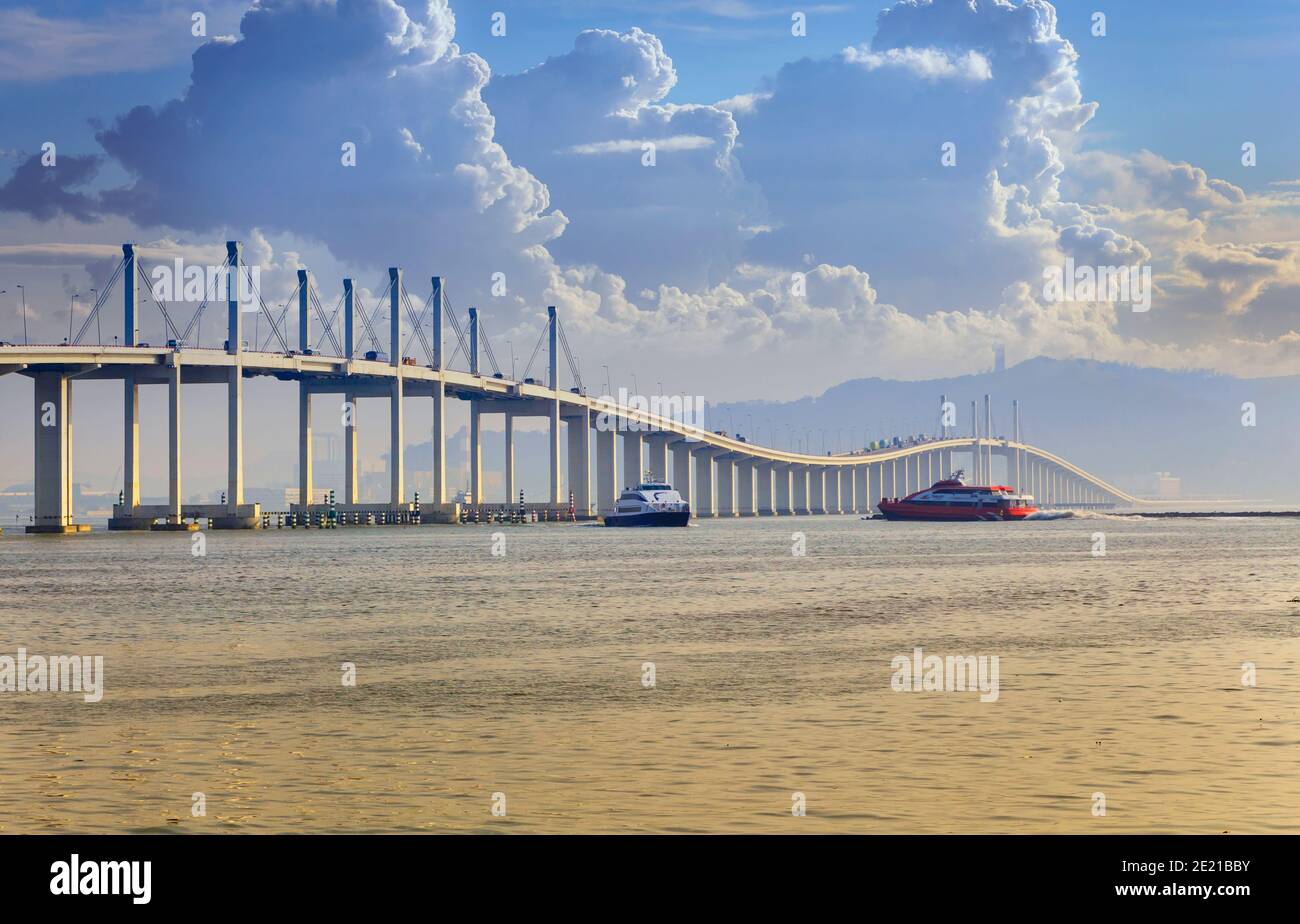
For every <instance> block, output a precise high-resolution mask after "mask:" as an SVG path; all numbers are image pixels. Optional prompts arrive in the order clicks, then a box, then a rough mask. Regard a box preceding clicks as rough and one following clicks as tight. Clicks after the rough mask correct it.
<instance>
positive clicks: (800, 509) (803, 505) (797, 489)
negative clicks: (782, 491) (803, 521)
mask: <svg viewBox="0 0 1300 924" xmlns="http://www.w3.org/2000/svg"><path fill="white" fill-rule="evenodd" d="M790 482H791V485H790V506H791V507H792V508H793V509H794V512H795V513H796V514H798V515H799V516H807V515H808V514H809V513H810V512H811V508H810V507H809V503H808V466H806V465H801V464H796V465H791V466H790Z"/></svg>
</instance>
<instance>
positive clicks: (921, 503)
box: [878, 471, 1038, 522]
mask: <svg viewBox="0 0 1300 924" xmlns="http://www.w3.org/2000/svg"><path fill="white" fill-rule="evenodd" d="M964 474H965V472H962V471H958V472H957V473H956V474H955V475H952V476H951V477H949V478H945V479H944V480H943V481H936V482H935V483H934V484H933V485H931V486H930V487H928V488H926V489H925V490H923V491H917V492H915V493H914V494H909V495H908V496H907V497H904V498H902V499H893V500H882V501H881V502H880V503H879V505H878V506H879V507H880V512H881V513H883V514H884V515H885V519H886V520H932V521H964V522H969V521H992V520H1023V519H1025V517H1027V516H1029V515H1030V514H1031V513H1037V512H1038V508H1037V507H1036V506H1034V498H1033V496H1032V495H1030V494H1017V493H1016V490H1015V488H1011V487H1008V486H1007V485H1003V484H995V485H987V486H983V485H968V484H963V483H962V480H961V479H962V476H963V475H964Z"/></svg>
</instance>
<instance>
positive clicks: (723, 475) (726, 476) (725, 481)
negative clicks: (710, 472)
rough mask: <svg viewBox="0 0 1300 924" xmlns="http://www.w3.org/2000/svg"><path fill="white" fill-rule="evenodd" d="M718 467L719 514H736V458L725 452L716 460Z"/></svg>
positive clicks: (717, 493)
mask: <svg viewBox="0 0 1300 924" xmlns="http://www.w3.org/2000/svg"><path fill="white" fill-rule="evenodd" d="M714 462H715V464H716V469H717V491H716V497H717V501H718V516H720V517H734V516H736V459H735V456H732V455H731V454H730V453H723V454H722V455H720V456H718V457H717V458H716V459H715V460H714Z"/></svg>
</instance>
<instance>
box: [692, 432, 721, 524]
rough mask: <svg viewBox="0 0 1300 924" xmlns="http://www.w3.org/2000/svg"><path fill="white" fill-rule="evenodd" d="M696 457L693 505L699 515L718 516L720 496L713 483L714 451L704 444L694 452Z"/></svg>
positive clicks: (693, 509)
mask: <svg viewBox="0 0 1300 924" xmlns="http://www.w3.org/2000/svg"><path fill="white" fill-rule="evenodd" d="M692 455H693V456H694V458H695V503H694V504H693V505H692V506H691V510H692V511H694V513H695V515H696V516H697V517H716V516H717V515H718V498H717V492H716V490H715V488H714V484H713V452H712V450H711V448H710V447H708V446H703V447H700V448H698V449H696V450H694V451H693V452H692Z"/></svg>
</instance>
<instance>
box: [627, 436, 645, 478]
mask: <svg viewBox="0 0 1300 924" xmlns="http://www.w3.org/2000/svg"><path fill="white" fill-rule="evenodd" d="M625 423H626V425H627V426H628V427H629V429H628V430H626V431H624V433H623V487H624V489H631V488H635V487H636V486H637V485H639V484H640V483H641V478H642V476H643V475H644V474H645V468H644V466H643V465H642V460H643V459H644V457H645V449H644V447H645V439H644V437H643V436H642V435H641V431H640V430H632V429H630V428H631V427H634V426H636V424H635V423H634V422H632V421H626V422H625Z"/></svg>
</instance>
